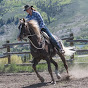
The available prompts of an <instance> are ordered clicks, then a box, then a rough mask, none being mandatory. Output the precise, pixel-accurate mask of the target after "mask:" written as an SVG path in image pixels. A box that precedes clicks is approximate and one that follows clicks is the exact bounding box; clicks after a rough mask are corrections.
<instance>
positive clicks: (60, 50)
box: [56, 42, 65, 54]
mask: <svg viewBox="0 0 88 88" xmlns="http://www.w3.org/2000/svg"><path fill="white" fill-rule="evenodd" d="M56 49H57V51H58V52H60V53H62V54H64V53H65V51H64V50H63V48H62V47H61V45H60V44H59V43H58V42H57V44H56Z"/></svg>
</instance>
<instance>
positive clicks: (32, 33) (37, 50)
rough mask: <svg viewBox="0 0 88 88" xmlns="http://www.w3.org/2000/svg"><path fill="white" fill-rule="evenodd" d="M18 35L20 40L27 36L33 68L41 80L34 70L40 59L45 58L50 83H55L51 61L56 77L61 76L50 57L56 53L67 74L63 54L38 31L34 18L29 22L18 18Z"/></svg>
mask: <svg viewBox="0 0 88 88" xmlns="http://www.w3.org/2000/svg"><path fill="white" fill-rule="evenodd" d="M18 28H19V35H18V40H22V39H23V38H24V37H28V39H29V42H30V47H31V48H30V49H31V54H32V56H33V58H34V59H33V65H32V67H33V69H34V71H35V73H36V75H37V77H38V78H39V80H40V81H41V82H44V78H43V77H41V76H40V75H39V73H38V72H37V70H36V65H37V64H38V62H39V61H40V60H42V59H43V60H46V62H47V64H48V71H49V73H50V76H51V79H52V81H51V82H52V83H55V80H54V78H53V74H52V69H51V63H53V64H54V66H55V73H56V76H57V78H58V79H59V78H61V76H60V74H59V72H58V64H57V63H56V62H55V61H54V60H53V59H52V57H53V56H55V55H56V54H58V55H59V56H60V58H61V60H62V61H63V64H64V67H65V69H66V71H67V74H68V66H67V63H66V60H65V57H64V55H63V54H61V53H60V52H58V51H57V50H56V48H55V47H54V46H53V45H52V44H51V43H50V41H49V38H45V39H44V36H43V35H42V34H41V32H40V28H39V26H38V24H37V22H36V21H35V20H31V21H29V22H25V19H20V25H19V27H18Z"/></svg>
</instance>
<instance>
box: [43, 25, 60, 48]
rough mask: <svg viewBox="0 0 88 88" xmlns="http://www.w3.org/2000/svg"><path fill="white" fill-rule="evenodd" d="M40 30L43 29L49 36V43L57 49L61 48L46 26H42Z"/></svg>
mask: <svg viewBox="0 0 88 88" xmlns="http://www.w3.org/2000/svg"><path fill="white" fill-rule="evenodd" d="M41 31H44V32H45V33H46V34H47V35H48V36H49V37H50V41H51V43H52V44H53V45H54V46H55V47H56V48H57V49H61V46H60V44H59V43H58V42H57V41H56V40H55V38H54V37H53V36H52V34H51V33H50V31H49V29H48V28H47V27H45V28H42V29H41Z"/></svg>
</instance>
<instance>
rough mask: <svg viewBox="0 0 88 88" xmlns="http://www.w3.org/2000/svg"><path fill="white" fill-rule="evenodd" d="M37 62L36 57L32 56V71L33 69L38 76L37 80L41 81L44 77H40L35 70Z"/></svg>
mask: <svg viewBox="0 0 88 88" xmlns="http://www.w3.org/2000/svg"><path fill="white" fill-rule="evenodd" d="M38 62H39V61H37V59H35V58H34V60H33V65H32V67H33V69H34V71H35V73H36V75H37V77H38V78H39V80H40V81H41V82H44V78H43V77H41V76H40V75H39V73H38V72H37V70H36V65H37V64H38Z"/></svg>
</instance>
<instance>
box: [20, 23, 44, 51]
mask: <svg viewBox="0 0 88 88" xmlns="http://www.w3.org/2000/svg"><path fill="white" fill-rule="evenodd" d="M20 26H21V27H20V33H21V31H22V24H20ZM28 32H29V33H28V34H27V36H28V39H29V41H30V43H31V44H32V45H33V47H34V48H36V49H39V50H41V49H44V46H45V41H44V44H43V45H42V47H41V48H39V47H37V46H36V45H35V44H34V43H33V42H32V40H31V39H30V38H29V37H34V36H37V35H36V34H31V31H30V30H28ZM25 34H26V33H22V35H25Z"/></svg>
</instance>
